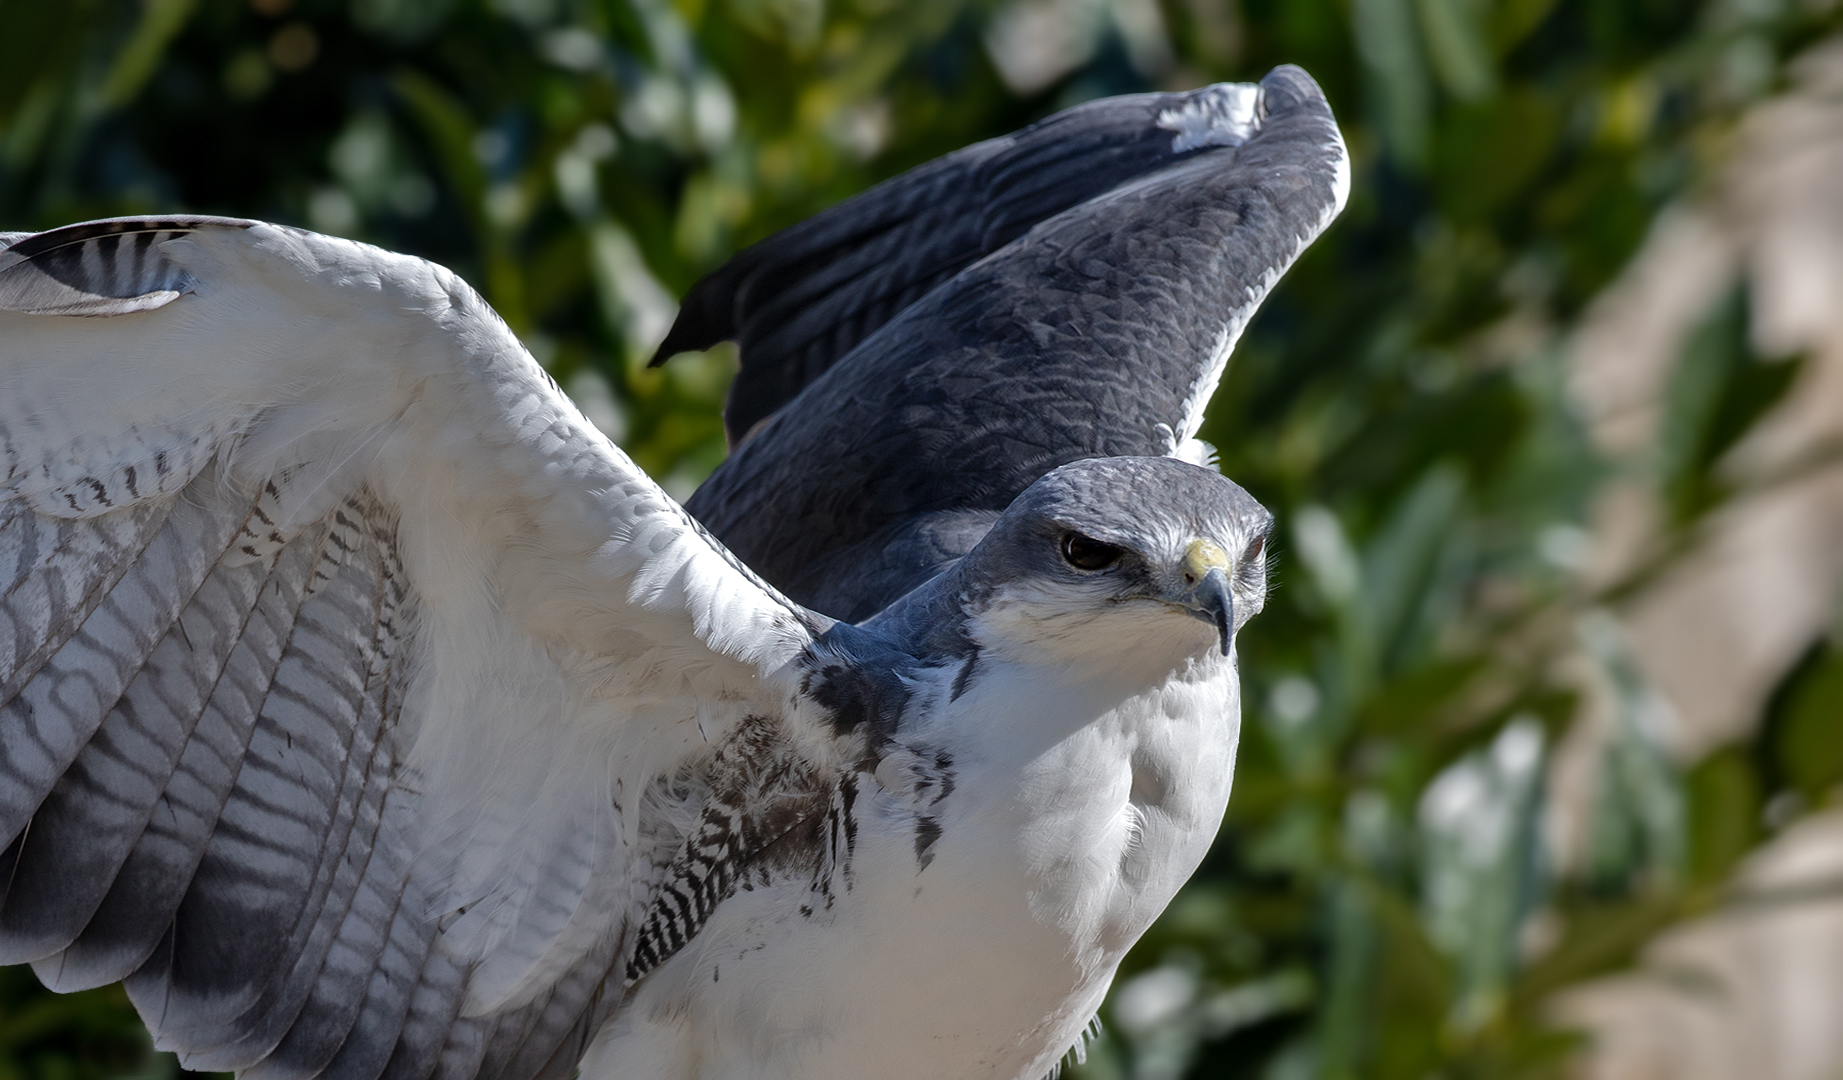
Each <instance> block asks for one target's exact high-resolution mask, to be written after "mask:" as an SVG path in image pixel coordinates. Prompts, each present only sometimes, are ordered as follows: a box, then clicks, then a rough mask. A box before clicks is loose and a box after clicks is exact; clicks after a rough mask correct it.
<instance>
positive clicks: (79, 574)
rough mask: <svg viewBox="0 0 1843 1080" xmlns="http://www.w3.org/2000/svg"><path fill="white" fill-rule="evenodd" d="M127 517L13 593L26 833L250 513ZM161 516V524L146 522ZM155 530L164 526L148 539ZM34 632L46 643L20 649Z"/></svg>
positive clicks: (18, 821)
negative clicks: (145, 538) (22, 682)
mask: <svg viewBox="0 0 1843 1080" xmlns="http://www.w3.org/2000/svg"><path fill="white" fill-rule="evenodd" d="M137 509H138V508H137ZM125 517H127V518H128V519H129V520H124V521H122V522H110V523H108V524H109V525H110V526H115V527H112V528H99V529H97V530H95V532H96V533H98V534H100V535H98V536H96V537H86V538H85V539H89V540H91V541H92V542H91V543H87V544H86V543H83V542H81V541H80V540H79V539H78V538H76V537H74V536H73V537H71V538H70V543H69V544H68V546H65V545H62V544H61V545H59V546H58V548H57V549H56V550H55V551H54V553H53V554H51V555H50V556H48V562H47V564H46V565H44V566H43V567H42V568H41V569H39V570H38V571H37V572H36V573H35V574H33V575H32V576H31V577H30V578H29V579H28V580H26V581H24V582H22V583H21V587H20V588H19V589H18V590H16V591H13V592H10V593H9V594H8V595H7V597H6V599H5V601H4V607H5V611H6V614H7V615H8V616H9V621H10V622H11V623H12V624H13V626H14V627H15V628H19V629H25V630H27V633H25V634H20V635H19V636H18V637H17V638H16V639H15V656H16V657H20V653H22V652H24V653H25V655H24V656H23V657H20V658H19V660H18V661H17V664H18V666H17V667H15V668H14V669H12V670H7V671H4V672H0V685H7V684H12V683H14V682H15V681H18V680H20V678H21V676H22V675H24V676H25V677H26V678H29V679H30V680H31V681H30V682H28V683H26V685H24V686H23V687H21V688H20V689H19V691H18V692H17V694H15V695H10V697H11V700H8V701H6V702H5V704H4V705H0V723H4V724H5V726H6V730H7V736H8V737H7V738H6V739H5V740H4V741H0V835H5V836H8V837H17V836H18V835H19V834H20V833H21V832H22V831H23V830H24V829H25V827H26V824H27V821H28V820H29V818H30V816H31V814H32V812H33V811H34V810H36V809H37V808H38V805H39V804H40V803H42V802H43V801H44V799H45V796H46V795H47V794H49V793H50V791H51V787H52V785H53V784H54V783H55V782H56V781H57V779H58V777H59V776H60V775H62V774H63V772H64V771H65V769H67V768H68V767H69V766H70V764H71V762H72V760H74V759H75V758H76V756H77V753H78V752H79V751H80V750H82V749H83V747H84V745H85V744H87V743H88V742H89V740H90V737H91V735H93V734H94V733H95V731H96V729H97V727H98V726H99V725H100V724H101V723H102V720H103V718H104V717H105V716H106V715H107V714H108V712H109V711H110V709H111V708H112V707H113V706H114V705H115V703H116V702H117V701H119V700H120V699H121V696H122V693H123V691H124V690H126V689H127V687H128V684H129V683H130V681H131V680H132V679H133V678H134V676H135V675H137V674H138V673H139V672H140V671H141V669H142V667H143V665H144V664H145V663H146V661H147V659H148V658H149V656H150V655H151V654H152V652H153V651H154V647H155V646H156V645H157V644H158V643H159V642H160V640H161V638H163V637H164V636H165V634H166V631H167V630H168V628H170V627H171V626H172V625H173V621H174V619H175V618H177V617H178V615H179V612H180V611H181V610H182V609H183V608H184V607H185V605H186V603H187V602H188V601H189V600H190V599H191V597H192V594H193V593H194V592H195V591H196V590H197V589H198V587H199V586H200V585H201V584H202V583H203V582H204V579H205V575H206V574H207V572H209V570H210V569H211V567H212V565H213V564H214V563H216V561H217V559H218V556H219V555H220V554H221V553H222V552H223V551H224V549H225V547H226V546H227V545H228V544H229V542H230V539H231V537H232V536H233V535H234V534H235V531H236V529H237V527H238V526H239V525H240V524H241V523H242V516H241V515H237V516H233V517H223V516H219V515H214V514H213V513H212V512H211V510H210V509H206V508H205V507H202V506H199V505H198V504H196V503H187V502H179V503H174V504H172V505H171V506H170V507H158V508H156V507H150V508H149V509H148V510H147V511H140V512H136V511H130V514H129V515H125ZM156 522H157V525H158V528H157V530H149V529H148V528H147V526H148V525H153V524H155V523H156ZM20 524H25V523H24V522H23V520H22V521H21V522H20ZM47 524H48V523H46V522H43V521H38V522H35V523H33V524H32V525H29V526H27V531H28V532H31V533H34V534H36V535H38V536H43V534H44V533H46V532H55V533H64V532H65V531H66V529H67V528H68V531H69V533H73V534H83V533H89V532H90V531H91V530H90V529H88V528H87V527H85V526H84V525H81V524H78V523H65V522H58V523H57V524H56V525H53V526H52V527H51V528H49V529H48V528H46V525H47ZM148 531H153V535H152V537H151V538H150V539H149V540H148V541H147V542H146V544H145V547H142V546H141V544H140V541H141V538H142V537H143V536H145V535H146V533H147V532H148ZM130 566H132V568H133V569H132V572H130V570H129V567H130ZM31 642H37V643H39V644H38V646H37V648H34V649H31V650H30V651H29V652H27V651H26V650H25V649H22V648H21V646H25V645H27V644H29V643H31ZM53 648H55V650H56V651H55V652H53V651H52V649H53ZM47 654H48V655H47ZM40 657H43V660H42V666H40V663H41V661H40V659H39V658H40ZM34 669H36V670H34ZM22 949H23V951H21V950H22ZM33 949H34V946H33V945H31V944H30V943H26V942H13V941H10V940H6V939H4V938H0V960H4V961H6V962H12V963H18V962H21V961H25V960H36V959H39V956H40V955H43V954H42V953H40V954H38V955H33Z"/></svg>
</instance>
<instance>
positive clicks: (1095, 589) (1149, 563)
mask: <svg viewBox="0 0 1843 1080" xmlns="http://www.w3.org/2000/svg"><path fill="white" fill-rule="evenodd" d="M1272 524H1273V515H1271V514H1269V513H1268V512H1267V511H1266V509H1264V508H1263V507H1262V506H1261V505H1260V504H1259V503H1258V502H1256V501H1255V500H1254V498H1253V497H1252V496H1250V495H1249V494H1248V493H1247V492H1246V491H1243V490H1242V489H1241V487H1240V486H1238V485H1236V484H1235V483H1234V482H1233V481H1230V480H1228V479H1227V478H1225V477H1223V476H1221V475H1220V474H1218V473H1216V472H1215V471H1213V470H1211V469H1206V468H1202V467H1199V466H1196V465H1192V464H1189V463H1187V462H1183V461H1179V460H1176V459H1174V458H1154V457H1117V458H1092V459H1089V460H1086V461H1077V462H1073V463H1071V464H1068V465H1064V466H1062V467H1061V468H1059V469H1056V470H1055V471H1054V472H1051V473H1049V474H1048V475H1046V476H1044V477H1043V478H1041V479H1040V480H1038V481H1037V482H1036V483H1034V484H1032V485H1031V486H1030V487H1029V488H1027V489H1025V491H1024V493H1023V494H1021V495H1019V496H1018V497H1017V499H1016V500H1015V501H1013V502H1012V504H1011V505H1010V506H1009V507H1008V508H1007V509H1006V510H1005V512H1004V513H1003V514H1002V515H1001V516H1000V517H999V519H998V521H997V522H996V523H995V524H994V525H993V527H992V529H991V531H990V532H989V533H987V534H986V536H985V538H984V539H982V540H981V541H980V543H979V545H978V547H976V548H975V549H974V550H973V551H972V552H971V553H970V554H969V555H968V556H967V558H966V560H965V563H964V564H963V566H962V570H961V578H962V587H963V589H964V591H965V595H966V598H967V604H966V610H967V613H968V615H969V616H971V617H972V618H973V619H974V622H975V623H976V625H977V627H978V629H977V630H976V633H978V632H980V631H983V632H984V633H985V634H986V635H987V636H988V637H990V638H992V639H993V640H991V641H987V642H984V644H986V645H987V646H989V647H997V648H999V649H1001V650H1003V649H1007V648H1009V649H1011V650H1013V651H1022V652H1028V653H1031V654H1033V657H1034V658H1036V659H1061V660H1066V661H1070V662H1076V663H1092V664H1098V665H1102V666H1109V667H1111V666H1114V665H1115V663H1116V661H1119V662H1132V661H1134V660H1135V659H1145V660H1149V661H1151V662H1153V663H1159V662H1164V661H1177V660H1181V659H1183V658H1185V657H1190V656H1197V655H1201V654H1203V653H1206V652H1208V651H1210V650H1212V649H1219V650H1220V651H1221V653H1222V654H1223V655H1225V656H1226V655H1228V654H1229V652H1230V650H1231V649H1232V648H1233V644H1234V636H1235V632H1236V631H1237V630H1238V629H1240V627H1241V626H1242V624H1243V623H1245V622H1247V621H1248V619H1250V618H1252V617H1253V616H1254V614H1255V613H1256V612H1258V611H1260V609H1261V605H1262V602H1263V601H1264V599H1265V597H1266V594H1267V563H1266V558H1265V555H1264V549H1265V544H1266V538H1267V533H1268V531H1269V529H1270V528H1271V527H1272Z"/></svg>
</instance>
